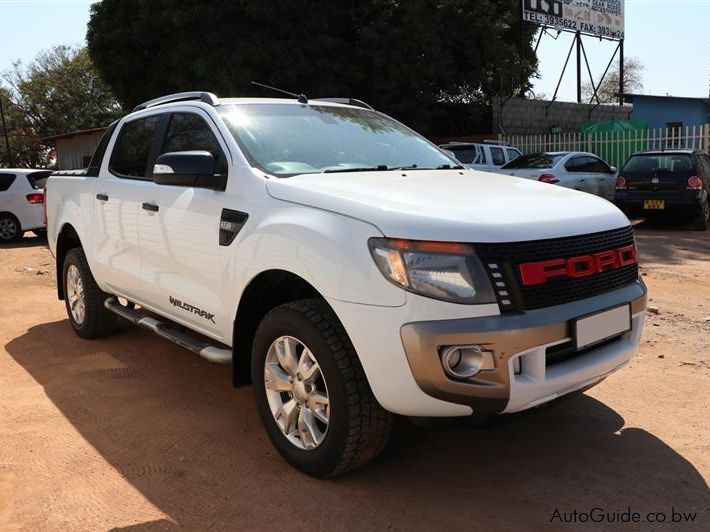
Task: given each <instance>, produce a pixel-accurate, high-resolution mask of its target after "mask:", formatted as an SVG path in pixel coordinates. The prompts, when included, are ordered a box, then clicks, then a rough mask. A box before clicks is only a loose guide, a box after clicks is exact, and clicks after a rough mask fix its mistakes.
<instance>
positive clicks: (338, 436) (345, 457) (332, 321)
mask: <svg viewBox="0 0 710 532" xmlns="http://www.w3.org/2000/svg"><path fill="white" fill-rule="evenodd" d="M282 336H292V337H294V338H297V339H298V340H300V341H301V342H303V343H304V344H305V345H307V346H308V348H309V349H310V351H311V353H312V354H313V356H314V357H315V359H316V361H317V363H318V365H319V366H320V368H321V373H322V375H323V377H324V379H325V382H326V383H327V390H328V398H329V408H330V419H329V424H328V428H327V432H326V434H325V438H324V440H323V441H322V443H321V444H320V445H319V446H318V447H316V448H315V449H310V450H304V449H301V448H299V447H297V446H296V445H294V444H293V443H291V442H290V441H289V440H288V439H287V438H286V436H285V435H284V434H283V432H282V431H281V428H280V427H279V425H278V424H277V423H276V421H275V419H274V416H273V414H272V413H271V408H270V406H269V402H268V398H267V395H266V390H265V387H264V364H265V361H266V357H267V353H268V351H269V348H270V346H271V345H272V343H273V342H274V341H275V340H276V339H277V338H280V337H282ZM251 374H252V382H253V383H254V394H255V397H256V405H257V408H258V410H259V415H260V416H261V420H262V422H263V423H264V427H265V428H266V432H267V433H268V435H269V438H270V439H271V442H272V443H273V444H274V446H275V447H276V449H277V450H278V451H279V453H281V455H282V456H283V457H284V459H285V460H286V461H287V462H289V463H290V464H291V465H293V466H294V467H296V468H297V469H299V470H301V471H303V472H304V473H306V474H308V475H311V476H315V477H327V476H335V475H339V474H342V473H345V472H347V471H350V470H353V469H355V468H357V467H360V466H362V465H364V464H365V463H367V462H369V461H370V460H372V459H373V458H375V457H376V456H377V455H378V454H379V453H380V451H382V449H383V448H384V446H385V444H386V443H387V440H388V438H389V434H390V430H391V427H392V417H393V416H392V414H390V413H389V412H387V411H386V410H384V409H383V408H382V407H381V406H380V405H379V403H378V402H377V400H376V399H375V397H374V395H373V394H372V390H371V389H370V385H369V383H368V382H367V378H366V377H365V373H364V371H363V369H362V366H361V364H360V360H359V359H358V356H357V353H356V352H355V349H354V348H353V346H352V343H351V342H350V339H349V338H348V336H347V333H346V332H345V329H344V328H343V326H342V325H341V323H340V321H339V320H338V318H337V316H336V315H335V313H334V312H333V310H332V309H331V308H330V307H329V306H328V305H327V303H326V302H325V301H323V300H319V299H308V300H302V301H296V302H293V303H288V304H285V305H282V306H280V307H277V308H275V309H273V310H272V311H271V312H269V313H268V314H267V315H266V316H265V317H264V319H263V320H262V322H261V324H260V325H259V327H258V329H257V331H256V336H255V338H254V345H253V350H252V357H251Z"/></svg>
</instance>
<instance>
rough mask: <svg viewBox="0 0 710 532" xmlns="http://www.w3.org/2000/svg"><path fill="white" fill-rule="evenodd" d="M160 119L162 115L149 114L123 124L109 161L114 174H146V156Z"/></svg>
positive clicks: (132, 175)
mask: <svg viewBox="0 0 710 532" xmlns="http://www.w3.org/2000/svg"><path fill="white" fill-rule="evenodd" d="M161 119H162V115H157V116H149V117H147V118H139V119H138V120H133V121H132V122H128V123H127V124H124V125H123V127H122V128H121V133H120V136H119V138H118V141H117V143H116V146H115V147H114V149H113V153H112V154H111V161H110V163H109V168H110V169H111V171H112V172H113V173H114V174H117V175H119V176H122V177H134V178H145V177H146V176H147V175H148V172H147V171H148V158H149V157H150V151H151V146H152V144H153V138H154V136H155V132H156V130H157V128H158V124H160V121H161Z"/></svg>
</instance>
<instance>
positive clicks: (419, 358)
mask: <svg viewBox="0 0 710 532" xmlns="http://www.w3.org/2000/svg"><path fill="white" fill-rule="evenodd" d="M625 303H630V304H631V314H632V329H631V331H629V332H628V333H625V334H624V335H622V336H619V337H617V338H615V339H614V340H612V341H609V342H606V343H604V344H601V345H600V346H599V347H596V348H592V349H590V350H587V351H584V352H581V353H580V354H576V355H575V356H572V357H569V358H567V359H565V360H564V361H561V362H558V363H556V364H548V349H550V348H552V347H555V346H562V345H563V344H566V343H568V342H570V341H571V340H572V332H571V323H572V320H574V319H576V318H578V317H581V316H585V315H588V314H592V313H595V312H599V311H603V310H606V309H609V308H613V307H616V306H619V305H622V304H625ZM645 309H646V287H645V285H644V284H643V282H642V281H641V280H639V281H637V282H636V283H634V284H632V285H629V286H627V287H624V288H622V289H619V290H615V291H613V292H609V293H606V294H602V295H599V296H596V297H593V298H589V299H586V300H582V301H576V302H573V303H568V304H565V305H559V306H556V307H550V308H545V309H540V310H534V311H528V312H525V313H518V314H509V315H500V316H491V317H481V318H464V319H453V320H437V321H425V322H413V323H407V324H405V325H403V326H402V327H401V329H400V334H401V337H402V342H403V344H404V349H405V353H406V356H407V359H408V361H409V366H410V368H411V370H412V374H413V375H414V379H415V381H416V383H417V385H418V386H419V388H420V389H421V390H422V391H423V392H424V393H426V394H427V395H429V396H431V397H434V398H437V399H440V400H442V401H446V402H450V403H456V404H460V405H467V406H469V407H471V409H472V410H473V411H474V412H476V413H479V412H485V413H501V412H517V411H520V410H525V409H528V408H532V407H534V406H536V405H539V404H542V403H545V402H548V401H551V400H553V399H555V398H557V397H560V396H562V395H565V394H567V393H570V392H573V391H576V390H581V389H584V388H589V387H590V386H593V385H594V384H596V383H598V382H600V381H601V380H603V379H604V378H605V377H606V376H607V375H609V374H610V373H613V372H614V371H616V370H617V369H620V368H621V367H623V366H624V365H625V364H626V363H627V362H628V360H629V359H630V358H631V355H632V353H633V350H634V348H635V347H636V346H637V345H638V343H639V340H640V337H641V332H642V329H643V322H644V311H645ZM445 345H481V346H483V347H484V348H485V349H486V350H488V351H492V352H493V355H494V359H495V363H496V368H495V370H491V371H482V372H480V373H479V374H477V375H476V376H475V377H474V378H472V379H469V380H467V381H459V380H453V379H450V378H449V377H448V376H447V375H446V374H445V373H444V370H443V368H442V365H441V360H440V358H439V347H440V346H445ZM516 358H520V361H521V364H520V367H521V371H520V373H518V374H516V373H515V372H514V360H515V359H516Z"/></svg>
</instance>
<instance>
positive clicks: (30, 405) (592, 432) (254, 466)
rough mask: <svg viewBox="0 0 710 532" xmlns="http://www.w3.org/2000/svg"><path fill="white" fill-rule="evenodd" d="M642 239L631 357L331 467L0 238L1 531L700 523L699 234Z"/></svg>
mask: <svg viewBox="0 0 710 532" xmlns="http://www.w3.org/2000/svg"><path fill="white" fill-rule="evenodd" d="M638 241H639V245H640V250H641V255H642V261H643V264H644V266H643V273H644V275H645V280H646V281H647V283H648V285H649V290H650V297H651V298H652V301H651V305H652V306H653V307H655V309H652V312H657V313H649V316H648V317H649V319H648V323H647V329H646V333H645V335H644V340H643V342H642V346H641V349H640V351H639V353H638V355H637V356H636V357H635V359H634V360H633V361H632V363H631V365H630V367H629V368H627V369H625V370H624V371H622V372H620V373H618V374H616V375H614V376H612V377H611V378H609V379H608V380H607V381H605V382H604V383H603V384H602V385H600V386H598V387H597V388H595V389H593V390H591V391H589V392H588V393H587V394H586V395H583V396H578V397H576V398H573V399H569V400H567V401H563V402H561V403H557V404H555V405H553V406H550V407H547V408H542V409H538V410H536V411H533V412H529V413H525V414H522V415H517V416H512V417H509V418H504V419H500V420H499V421H498V422H497V423H495V424H494V425H493V426H488V427H484V428H481V427H476V426H472V424H471V423H470V422H467V421H461V420H458V421H456V420H453V421H451V420H444V421H438V420H429V421H427V420H417V422H415V423H412V422H407V421H406V420H401V422H400V423H399V424H398V426H397V428H396V430H395V434H394V437H393V439H392V441H391V444H390V445H389V447H388V448H387V450H386V452H385V453H384V454H383V455H382V456H381V458H380V459H378V460H377V461H376V462H374V463H372V464H371V465H370V466H369V467H367V468H365V469H363V470H360V471H358V472H355V473H354V474H351V475H348V476H346V477H343V478H339V479H336V480H330V481H318V480H314V479H311V478H308V477H305V476H303V475H301V474H300V473H298V472H296V471H295V470H293V469H292V468H291V467H289V466H288V465H286V464H285V463H284V462H283V461H282V460H281V459H280V457H279V456H278V455H277V454H276V452H275V451H274V450H273V448H272V447H271V445H270V444H269V442H268V440H267V438H266V436H265V434H264V432H263V431H262V428H261V426H260V424H259V421H258V419H257V415H256V411H255V407H254V403H253V400H252V392H251V389H250V388H246V389H239V390H234V389H232V388H231V386H230V376H229V372H230V370H229V368H226V367H219V366H214V365H211V364H209V363H206V362H204V361H202V360H201V359H199V358H198V357H195V356H194V355H192V354H190V353H188V352H187V351H184V350H183V349H181V348H179V347H177V346H174V345H172V344H170V343H169V342H166V341H165V340H162V339H160V338H157V337H155V336H152V335H150V334H149V333H147V332H143V331H141V330H139V329H137V328H128V329H126V330H125V331H123V332H121V333H119V334H117V335H115V336H113V337H111V338H107V339H104V340H99V341H84V340H81V339H79V338H77V337H76V336H75V335H74V334H73V333H72V331H71V329H70V327H69V325H68V323H67V320H66V318H65V313H64V307H63V304H62V303H61V302H59V301H57V299H56V296H55V288H54V271H53V259H52V258H51V256H50V254H49V252H48V251H47V249H46V248H45V246H44V244H43V243H42V242H41V241H39V240H36V239H35V240H32V239H28V240H26V241H24V242H23V243H22V244H19V245H16V246H13V247H4V248H2V249H0V530H2V531H9V530H16V529H17V530H32V531H41V530H87V531H88V530H92V531H93V530H109V529H141V530H143V529H145V530H172V529H177V528H184V529H190V530H204V529H236V528H240V529H263V528H270V529H277V528H278V529H301V530H314V529H354V530H369V529H397V530H408V529H432V528H433V529H449V530H454V529H463V528H466V529H487V530H491V529H513V528H515V529H523V530H529V529H537V528H553V529H554V528H559V527H560V525H559V524H556V523H554V522H553V523H552V524H550V521H551V518H552V517H553V514H554V512H555V510H556V509H558V510H559V511H560V512H573V511H574V510H577V511H579V512H583V511H589V510H591V509H592V508H594V507H599V508H602V509H604V510H607V511H609V512H616V511H624V510H626V509H627V508H628V507H630V508H631V509H632V511H638V512H640V513H642V514H643V515H644V518H645V516H646V513H647V512H654V513H655V512H664V513H666V514H667V520H668V521H670V520H671V511H672V509H674V510H675V511H683V512H696V513H697V514H698V516H697V518H696V519H697V521H696V527H697V526H698V525H700V527H701V528H705V529H706V530H707V529H709V528H710V493H709V491H708V485H707V480H708V477H710V414H708V412H710V263H709V262H708V259H709V258H710V233H707V234H700V233H694V232H685V231H681V230H678V229H674V228H667V227H666V228H664V227H655V228H648V229H647V228H644V227H643V226H641V227H640V228H638ZM577 526H578V527H580V526H582V525H577ZM589 526H593V527H594V529H605V528H613V526H612V525H608V524H603V525H586V527H589ZM675 526H678V525H675ZM567 527H568V528H569V525H568V526H567ZM678 527H679V529H690V526H689V525H682V526H678ZM623 528H624V529H626V530H634V529H641V528H644V529H648V528H649V525H647V524H645V525H626V526H623ZM650 528H651V529H653V528H660V527H659V526H650ZM664 528H668V524H667V523H666V525H665V527H664Z"/></svg>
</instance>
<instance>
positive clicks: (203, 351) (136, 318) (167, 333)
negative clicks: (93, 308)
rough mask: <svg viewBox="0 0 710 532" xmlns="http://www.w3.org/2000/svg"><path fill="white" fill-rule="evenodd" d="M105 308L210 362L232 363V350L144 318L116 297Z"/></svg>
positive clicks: (111, 298)
mask: <svg viewBox="0 0 710 532" xmlns="http://www.w3.org/2000/svg"><path fill="white" fill-rule="evenodd" d="M104 307H106V308H107V309H108V310H110V311H111V312H113V313H114V314H116V315H117V316H120V317H121V318H123V319H125V320H128V321H130V322H131V323H133V324H134V325H138V326H140V327H143V328H144V329H148V330H149V331H152V332H154V333H155V334H157V335H158V336H162V337H163V338H166V339H168V340H170V341H171V342H173V343H175V344H177V345H179V346H180V347H184V348H185V349H187V350H189V351H192V352H193V353H195V354H197V355H200V356H201V357H202V358H204V359H205V360H209V361H210V362H214V363H216V364H229V363H231V362H232V351H231V349H220V348H219V347H215V346H213V345H212V344H210V343H209V342H207V341H205V340H200V339H197V338H193V337H192V336H190V335H188V334H185V333H184V332H181V331H178V330H177V329H175V328H173V327H171V326H170V325H169V324H167V323H164V322H162V321H159V320H156V319H155V318H152V317H150V316H144V315H143V314H141V313H140V312H139V311H137V310H135V309H132V308H128V307H124V306H123V305H121V303H119V301H118V298H116V297H115V296H111V297H109V298H108V299H107V300H106V301H104Z"/></svg>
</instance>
